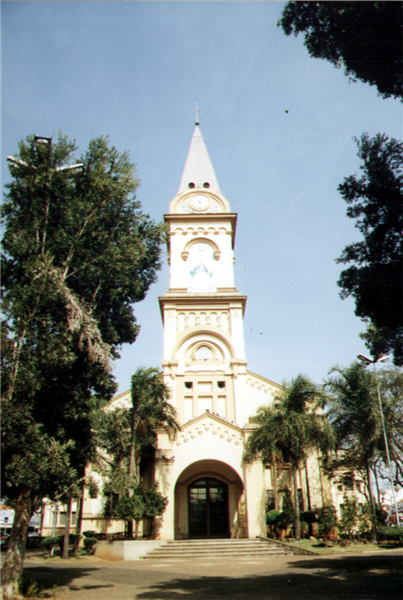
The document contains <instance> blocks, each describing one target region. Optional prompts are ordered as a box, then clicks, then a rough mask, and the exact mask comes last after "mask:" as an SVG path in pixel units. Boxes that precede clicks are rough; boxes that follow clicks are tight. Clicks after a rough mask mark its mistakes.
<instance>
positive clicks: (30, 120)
mask: <svg viewBox="0 0 403 600" xmlns="http://www.w3.org/2000/svg"><path fill="white" fill-rule="evenodd" d="M284 5H285V3H283V2H270V1H267V2H130V1H129V2H92V1H81V2H51V1H44V2H8V1H7V0H6V1H4V0H3V1H2V2H1V27H2V42H1V44H2V46H1V50H2V162H1V166H2V183H3V184H4V183H6V182H7V181H9V175H8V171H7V165H6V160H5V159H6V156H7V155H9V154H14V153H16V152H17V143H18V141H19V140H20V139H23V138H25V137H26V135H28V134H30V133H36V134H38V135H55V134H56V133H57V131H58V130H61V131H62V132H63V133H65V134H67V135H68V136H69V137H71V138H75V139H76V141H77V144H78V146H79V148H80V151H84V149H85V147H86V146H87V144H88V142H89V140H90V139H92V138H94V137H97V136H99V135H105V134H108V135H109V136H110V140H111V143H112V144H113V145H114V146H116V147H117V149H118V150H119V151H124V150H128V151H129V152H130V156H131V158H132V160H133V162H135V163H136V164H137V165H138V174H139V177H140V178H141V180H142V185H141V187H140V188H139V190H138V194H137V198H138V200H140V202H141V203H142V206H143V210H144V212H147V213H149V214H150V215H151V216H152V217H153V218H154V219H155V221H157V222H159V221H161V220H162V218H163V214H164V213H166V212H168V208H169V202H170V201H171V200H172V199H173V197H174V196H175V195H176V193H177V190H178V187H179V183H180V179H181V175H182V170H183V167H184V164H185V159H186V155H187V152H188V148H189V145H190V140H191V136H192V133H193V129H194V115H193V114H192V112H191V111H193V110H194V104H195V99H196V98H197V100H198V104H199V108H200V110H201V111H202V114H201V115H200V124H201V131H202V133H203V136H204V139H205V141H206V144H207V147H208V151H209V154H210V157H211V160H212V163H213V166H214V169H215V172H216V176H217V179H218V182H219V184H220V187H221V190H222V192H223V194H224V195H225V197H226V198H227V199H228V200H229V201H230V202H231V206H232V210H233V211H234V212H237V213H238V230H237V239H236V248H235V253H236V265H235V282H236V286H237V288H238V290H239V291H240V292H242V293H244V294H247V295H248V302H247V309H246V314H245V341H246V348H247V359H248V368H249V369H250V370H252V371H254V372H256V373H258V374H260V375H262V376H265V377H267V378H269V379H271V380H273V381H277V382H281V381H282V380H283V379H287V380H289V379H290V378H291V377H295V376H297V375H298V374H299V373H303V374H306V375H308V376H309V377H311V378H312V379H313V380H314V381H316V382H318V383H319V382H321V381H322V379H323V378H324V377H326V376H327V373H328V371H329V369H330V367H331V366H333V365H335V364H340V365H347V364H349V363H350V362H351V361H352V360H354V359H355V357H356V355H357V354H358V353H360V352H364V353H365V352H366V350H365V346H364V344H363V342H362V341H361V340H360V338H359V337H358V334H359V332H360V331H363V330H364V329H365V325H364V324H363V323H362V322H361V321H360V319H358V318H357V317H355V316H354V301H353V300H352V299H348V300H344V301H342V300H341V299H340V298H339V295H338V294H339V288H338V287H337V285H336V281H337V279H338V276H339V273H340V270H341V267H340V266H338V265H336V264H335V259H336V258H337V257H338V256H339V255H340V254H341V252H342V250H343V248H344V247H345V246H346V245H347V244H349V243H351V242H352V241H354V240H357V239H359V232H358V231H357V230H356V229H355V228H354V223H353V221H351V220H350V219H347V217H346V216H345V213H346V205H345V203H344V201H343V199H342V198H341V196H340V194H339V193H338V192H337V186H338V185H339V184H340V183H341V182H342V181H343V178H344V177H347V176H349V175H351V174H354V173H357V172H358V171H359V159H358V158H357V156H356V153H357V148H356V145H355V143H354V142H353V140H352V138H353V137H354V136H357V137H359V136H360V135H361V134H362V133H363V132H368V133H369V134H370V135H371V136H372V135H375V134H376V133H378V132H381V133H386V134H387V135H389V136H390V137H396V138H399V139H401V137H402V112H401V103H400V102H398V101H397V100H393V99H388V100H382V99H381V98H380V97H378V96H377V92H376V89H375V88H374V87H370V86H369V85H366V84H362V83H350V82H349V80H348V78H347V77H345V76H344V75H343V72H342V71H341V70H340V69H335V68H334V67H332V66H331V65H330V64H329V63H327V62H325V61H320V60H316V59H311V58H309V56H308V53H307V51H306V49H305V48H304V46H303V39H302V38H301V37H299V38H294V37H286V36H285V35H284V34H283V32H282V30H281V29H280V28H279V27H277V26H276V23H277V20H278V19H279V17H280V15H281V12H282V9H283V7H284ZM286 111H288V112H286ZM167 289H168V266H167V262H166V260H165V259H164V267H163V270H162V271H161V272H160V276H159V280H158V283H157V284H155V285H154V286H153V287H152V288H151V289H150V291H149V293H148V296H147V298H146V300H145V301H144V302H142V303H140V304H138V305H136V306H135V308H134V311H135V314H136V316H137V319H138V322H139V323H140V324H141V333H140V335H139V337H138V340H137V341H136V343H135V344H134V345H133V346H131V347H124V348H123V349H122V358H121V360H119V361H117V363H116V364H115V368H114V372H115V376H116V379H117V381H118V383H119V386H120V387H119V391H124V390H125V389H127V388H129V386H130V377H131V375H132V374H133V373H134V371H135V370H136V368H137V367H139V366H158V365H159V364H160V362H161V359H162V324H161V318H160V314H159V306H158V296H161V295H163V294H164V292H165V291H167Z"/></svg>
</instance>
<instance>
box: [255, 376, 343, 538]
mask: <svg viewBox="0 0 403 600" xmlns="http://www.w3.org/2000/svg"><path fill="white" fill-rule="evenodd" d="M322 401H323V393H322V391H321V390H320V388H319V387H318V386H317V385H315V384H314V383H313V382H312V381H311V380H310V379H308V378H307V377H304V376H303V375H299V376H298V377H297V378H296V379H293V380H291V382H290V383H289V384H287V383H283V385H282V387H281V390H280V391H279V392H278V394H277V395H276V396H275V397H274V399H273V404H272V405H270V406H263V407H261V408H260V409H259V410H258V413H257V416H256V420H255V422H256V423H257V424H258V426H259V427H258V428H257V429H256V430H255V431H254V432H253V433H252V434H251V436H250V438H249V440H248V445H247V450H248V453H249V455H252V456H254V455H257V454H261V456H262V458H263V460H265V461H267V462H272V461H274V460H276V459H277V458H278V455H279V454H280V455H281V458H282V461H283V462H284V463H288V464H290V466H291V473H292V481H293V488H294V509H295V513H296V518H295V536H296V538H297V539H299V538H300V520H299V502H298V485H297V473H298V469H300V468H301V467H302V466H303V465H304V463H305V461H306V459H307V458H308V456H309V453H310V452H311V451H312V449H314V448H317V447H321V448H322V449H323V451H324V452H326V451H327V450H328V449H330V448H331V446H332V434H331V430H330V428H329V426H328V424H327V421H326V418H325V417H324V415H323V414H321V412H320V411H319V410H318V409H319V408H320V403H321V402H322Z"/></svg>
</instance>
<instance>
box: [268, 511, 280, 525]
mask: <svg viewBox="0 0 403 600" xmlns="http://www.w3.org/2000/svg"><path fill="white" fill-rule="evenodd" d="M280 514H281V513H279V511H278V510H269V512H267V513H266V525H273V524H274V523H276V522H277V520H278V518H279V516H280Z"/></svg>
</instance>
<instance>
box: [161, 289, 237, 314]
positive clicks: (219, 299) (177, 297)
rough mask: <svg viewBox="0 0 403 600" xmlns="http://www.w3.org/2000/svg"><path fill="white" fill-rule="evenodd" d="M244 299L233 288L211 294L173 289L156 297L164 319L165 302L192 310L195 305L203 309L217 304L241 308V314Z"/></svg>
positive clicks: (175, 307)
mask: <svg viewBox="0 0 403 600" xmlns="http://www.w3.org/2000/svg"><path fill="white" fill-rule="evenodd" d="M246 300H247V296H244V295H242V294H241V293H240V292H236V291H233V290H231V291H229V292H214V293H212V294H191V293H189V292H187V291H183V292H177V291H175V292H166V293H165V294H164V296H160V297H159V298H158V301H159V304H160V311H161V316H162V319H164V307H165V306H166V305H167V304H172V308H173V309H176V310H183V309H189V310H192V309H194V308H196V307H198V308H203V309H206V308H208V307H211V309H214V308H216V307H217V306H226V307H228V308H242V315H243V314H244V313H245V307H246ZM234 305H235V306H234ZM239 305H240V306H239ZM167 308H168V307H167Z"/></svg>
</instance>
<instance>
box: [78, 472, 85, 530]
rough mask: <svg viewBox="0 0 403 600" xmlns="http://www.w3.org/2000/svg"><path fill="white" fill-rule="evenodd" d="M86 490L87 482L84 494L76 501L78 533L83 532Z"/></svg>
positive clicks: (83, 489) (83, 488)
mask: <svg viewBox="0 0 403 600" xmlns="http://www.w3.org/2000/svg"><path fill="white" fill-rule="evenodd" d="M84 492H85V483H83V487H82V495H81V496H79V497H78V498H77V500H76V503H77V515H76V535H80V534H81V524H82V522H83V508H84Z"/></svg>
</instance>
